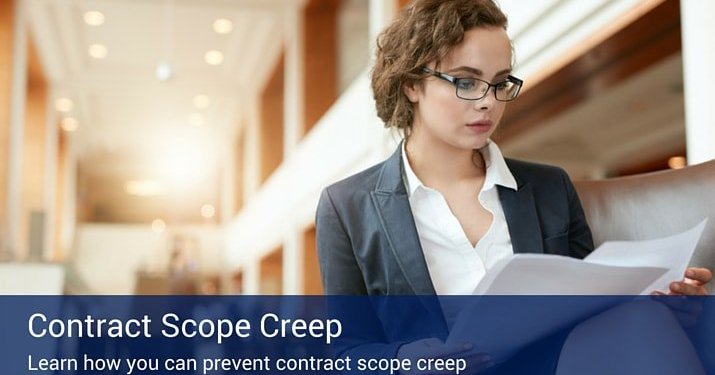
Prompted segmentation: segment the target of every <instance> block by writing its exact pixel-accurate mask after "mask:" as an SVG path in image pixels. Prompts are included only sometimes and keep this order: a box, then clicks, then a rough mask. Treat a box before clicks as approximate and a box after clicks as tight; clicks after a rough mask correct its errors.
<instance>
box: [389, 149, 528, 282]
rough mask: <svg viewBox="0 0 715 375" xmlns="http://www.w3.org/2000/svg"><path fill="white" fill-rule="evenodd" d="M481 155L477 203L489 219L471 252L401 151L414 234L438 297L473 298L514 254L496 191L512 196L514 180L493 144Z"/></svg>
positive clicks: (454, 221) (441, 202)
mask: <svg viewBox="0 0 715 375" xmlns="http://www.w3.org/2000/svg"><path fill="white" fill-rule="evenodd" d="M480 152H481V153H482V155H483V157H484V161H485V163H486V165H487V170H486V176H485V179H484V185H483V186H482V189H481V191H479V194H478V199H479V203H481V204H482V206H483V207H484V208H485V209H486V210H487V211H489V212H491V213H492V215H493V220H492V223H491V225H490V227H489V230H488V231H487V233H486V234H485V235H484V236H483V237H482V238H481V239H480V240H479V242H478V243H477V244H476V246H472V244H471V243H470V242H469V239H468V238H467V235H466V234H465V233H464V230H463V229H462V226H461V225H460V224H459V221H458V220H457V218H456V217H455V216H454V214H453V213H452V211H451V210H450V208H449V206H448V205H447V201H446V200H445V199H444V196H443V195H442V193H440V192H439V191H437V190H434V189H432V188H429V187H427V186H425V185H424V184H422V182H421V181H420V180H419V178H417V175H415V173H414V171H413V170H412V167H410V163H409V161H408V160H407V153H406V151H405V145H404V142H403V145H402V160H403V164H404V168H403V173H404V176H403V177H404V178H403V180H404V181H405V184H406V188H407V192H408V194H409V201H410V207H411V208H412V215H413V216H414V219H415V225H416V227H417V234H418V235H419V238H420V243H421V244H422V251H423V252H424V256H425V260H426V262H427V268H428V269H429V273H430V277H431V279H432V283H433V285H434V288H435V291H436V292H437V294H438V295H455V294H472V292H473V291H474V289H475V288H476V286H477V284H479V281H481V279H482V278H483V277H484V274H485V273H486V270H487V269H489V268H490V267H492V266H494V264H495V263H497V262H498V261H499V260H502V259H504V258H507V257H510V256H511V255H513V254H514V250H513V249H512V246H511V237H510V236H509V230H508V228H507V223H506V219H505V217H504V210H503V208H502V205H501V202H500V201H499V194H498V192H497V188H496V185H501V186H504V187H507V188H510V189H514V190H516V180H515V179H514V176H513V175H512V173H511V171H509V168H508V167H507V165H506V162H505V161H504V156H502V153H501V151H500V150H499V147H498V146H497V145H496V143H494V142H492V141H489V144H488V146H487V147H483V148H482V149H481V150H480Z"/></svg>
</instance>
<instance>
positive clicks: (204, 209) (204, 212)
mask: <svg viewBox="0 0 715 375" xmlns="http://www.w3.org/2000/svg"><path fill="white" fill-rule="evenodd" d="M214 215H216V208H215V207H214V206H213V205H210V204H205V205H203V206H201V216H202V217H203V218H205V219H210V218H212V217H214Z"/></svg>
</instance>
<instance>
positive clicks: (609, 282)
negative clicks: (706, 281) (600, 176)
mask: <svg viewBox="0 0 715 375" xmlns="http://www.w3.org/2000/svg"><path fill="white" fill-rule="evenodd" d="M706 223H707V219H705V220H703V221H701V222H700V223H699V224H698V225H696V226H695V227H693V228H691V229H689V230H687V231H685V232H682V233H678V234H676V235H673V236H669V237H665V238H661V239H656V240H645V241H613V242H605V243H604V244H603V245H601V246H599V247H598V248H597V249H596V250H594V251H593V252H592V253H591V254H590V255H589V256H588V257H586V258H585V259H583V260H579V259H574V258H569V257H565V256H560V255H548V254H517V255H514V256H513V257H511V258H509V259H506V260H504V261H502V262H500V263H497V264H496V265H495V266H494V267H492V268H491V269H489V270H488V271H487V274H486V275H485V276H484V278H483V279H482V281H481V282H480V283H479V285H478V286H477V288H476V289H475V290H474V294H479V295H534V294H535V295H638V294H649V293H650V292H652V291H653V290H661V291H666V290H667V287H668V283H670V282H672V281H676V280H680V279H682V278H683V273H684V272H685V269H686V268H687V265H688V263H689V262H690V258H692V256H693V252H694V251H695V247H696V246H697V243H698V240H699V239H700V236H701V235H702V233H703V230H704V229H705V224H706Z"/></svg>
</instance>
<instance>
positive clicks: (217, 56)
mask: <svg viewBox="0 0 715 375" xmlns="http://www.w3.org/2000/svg"><path fill="white" fill-rule="evenodd" d="M204 61H206V63H207V64H209V65H221V63H223V53H221V52H219V51H216V50H211V51H208V52H206V54H205V55H204Z"/></svg>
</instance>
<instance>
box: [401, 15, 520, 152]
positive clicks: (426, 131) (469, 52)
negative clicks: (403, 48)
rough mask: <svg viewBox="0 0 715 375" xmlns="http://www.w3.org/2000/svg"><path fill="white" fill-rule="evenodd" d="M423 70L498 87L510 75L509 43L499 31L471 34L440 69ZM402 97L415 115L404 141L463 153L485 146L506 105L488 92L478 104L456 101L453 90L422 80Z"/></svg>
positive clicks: (445, 84) (436, 80)
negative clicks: (417, 140)
mask: <svg viewBox="0 0 715 375" xmlns="http://www.w3.org/2000/svg"><path fill="white" fill-rule="evenodd" d="M427 67H428V68H430V69H432V70H435V71H439V72H442V73H445V74H448V75H450V76H453V77H456V78H479V79H482V80H484V81H487V82H490V83H497V82H501V81H503V80H504V79H506V77H507V76H508V75H509V73H510V72H511V43H510V41H509V37H508V36H507V34H506V31H505V30H504V29H502V28H497V27H489V28H484V27H479V28H474V29H471V30H469V31H467V32H466V33H465V34H464V40H463V41H462V43H460V44H459V45H457V46H456V47H454V49H452V51H451V52H450V53H449V54H448V55H447V56H446V58H445V59H443V61H442V62H441V65H440V66H435V64H434V63H431V64H429V65H428V66H427ZM405 94H406V95H407V97H408V98H409V100H410V101H411V102H412V103H413V105H414V109H415V114H414V122H413V124H412V134H411V136H410V137H419V138H421V141H422V142H421V143H425V141H426V143H427V144H431V145H432V146H450V147H453V148H459V149H465V150H466V149H476V148H481V147H483V146H484V145H485V144H486V142H487V139H488V138H489V137H490V136H491V134H492V133H493V132H494V130H495V129H496V127H497V125H498V124H499V121H500V120H501V117H502V115H503V113H504V107H505V104H506V103H505V102H501V101H497V100H496V98H495V97H494V88H493V87H492V88H490V90H489V92H488V93H487V95H486V96H484V97H483V98H482V99H479V100H464V99H460V98H458V97H457V95H456V88H455V86H454V84H452V83H450V82H448V81H445V80H443V79H440V78H438V77H435V76H430V77H427V78H425V79H424V81H423V82H422V84H416V85H414V86H406V87H405Z"/></svg>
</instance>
